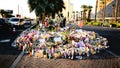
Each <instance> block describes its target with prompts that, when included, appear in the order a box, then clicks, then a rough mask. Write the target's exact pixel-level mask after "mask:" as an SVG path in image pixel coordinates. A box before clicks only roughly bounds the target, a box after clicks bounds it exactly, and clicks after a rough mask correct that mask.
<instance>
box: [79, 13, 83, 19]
mask: <svg viewBox="0 0 120 68" xmlns="http://www.w3.org/2000/svg"><path fill="white" fill-rule="evenodd" d="M80 13H81V20H82V19H83V11H80Z"/></svg>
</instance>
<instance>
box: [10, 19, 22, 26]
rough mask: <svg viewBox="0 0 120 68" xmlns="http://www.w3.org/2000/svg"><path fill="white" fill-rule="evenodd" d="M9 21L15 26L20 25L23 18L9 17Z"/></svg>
mask: <svg viewBox="0 0 120 68" xmlns="http://www.w3.org/2000/svg"><path fill="white" fill-rule="evenodd" d="M9 22H10V23H11V24H13V25H15V26H21V25H23V24H24V19H22V18H17V17H11V18H10V19H9Z"/></svg>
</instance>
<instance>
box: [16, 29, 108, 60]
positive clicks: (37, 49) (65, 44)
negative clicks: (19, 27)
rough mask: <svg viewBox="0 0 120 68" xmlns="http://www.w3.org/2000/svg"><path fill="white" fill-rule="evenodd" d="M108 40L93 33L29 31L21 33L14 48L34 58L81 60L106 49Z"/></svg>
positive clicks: (81, 31)
mask: <svg viewBox="0 0 120 68" xmlns="http://www.w3.org/2000/svg"><path fill="white" fill-rule="evenodd" d="M107 43H108V40H107V39H106V38H104V37H102V36H100V35H99V34H97V33H95V32H94V31H85V30H82V29H70V28H69V27H65V28H60V30H59V31H57V32H53V31H46V30H34V29H32V30H29V31H25V32H23V34H21V35H20V36H19V37H18V38H17V40H16V47H18V49H20V50H23V51H24V52H25V53H28V54H29V55H30V56H33V57H36V58H49V59H51V58H70V59H82V58H83V56H88V57H89V56H90V55H94V54H96V53H99V51H100V50H101V49H106V48H108V47H109V46H107Z"/></svg>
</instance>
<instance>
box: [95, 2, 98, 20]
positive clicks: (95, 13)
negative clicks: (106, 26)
mask: <svg viewBox="0 0 120 68" xmlns="http://www.w3.org/2000/svg"><path fill="white" fill-rule="evenodd" d="M97 8H98V0H96V6H95V22H96V17H97Z"/></svg>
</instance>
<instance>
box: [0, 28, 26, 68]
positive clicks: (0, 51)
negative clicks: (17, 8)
mask: <svg viewBox="0 0 120 68" xmlns="http://www.w3.org/2000/svg"><path fill="white" fill-rule="evenodd" d="M23 30H25V29H16V31H15V32H9V31H0V68H9V67H10V66H11V64H12V63H13V62H14V61H15V59H16V58H17V57H18V55H19V54H20V52H21V51H19V50H18V49H16V48H14V47H11V44H12V42H13V41H14V40H15V39H16V38H17V37H18V35H19V34H20V33H21V32H22V31H23Z"/></svg>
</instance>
